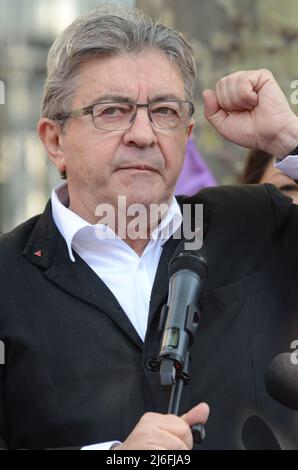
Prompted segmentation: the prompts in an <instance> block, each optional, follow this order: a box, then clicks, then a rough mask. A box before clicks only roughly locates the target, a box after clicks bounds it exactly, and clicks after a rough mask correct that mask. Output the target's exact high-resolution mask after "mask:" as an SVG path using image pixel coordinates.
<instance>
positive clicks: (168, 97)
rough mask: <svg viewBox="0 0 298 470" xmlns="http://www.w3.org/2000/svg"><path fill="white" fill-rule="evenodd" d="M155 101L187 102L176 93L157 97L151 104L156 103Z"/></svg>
mask: <svg viewBox="0 0 298 470" xmlns="http://www.w3.org/2000/svg"><path fill="white" fill-rule="evenodd" d="M155 101H185V98H181V96H177V95H175V94H174V93H167V94H162V95H157V96H155V97H154V98H153V99H152V100H150V103H155Z"/></svg>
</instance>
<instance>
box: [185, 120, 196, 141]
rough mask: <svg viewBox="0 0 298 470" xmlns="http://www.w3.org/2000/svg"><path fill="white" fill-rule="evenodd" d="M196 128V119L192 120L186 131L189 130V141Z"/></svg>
mask: <svg viewBox="0 0 298 470" xmlns="http://www.w3.org/2000/svg"><path fill="white" fill-rule="evenodd" d="M194 126H195V121H194V119H192V120H191V121H190V124H189V126H188V127H187V129H186V130H187V138H188V139H189V138H190V136H191V135H192V131H193V128H194Z"/></svg>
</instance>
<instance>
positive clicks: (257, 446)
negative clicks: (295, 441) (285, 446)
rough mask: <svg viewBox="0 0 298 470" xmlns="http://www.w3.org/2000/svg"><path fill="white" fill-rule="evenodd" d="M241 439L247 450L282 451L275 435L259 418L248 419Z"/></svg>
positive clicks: (251, 417)
mask: <svg viewBox="0 0 298 470" xmlns="http://www.w3.org/2000/svg"><path fill="white" fill-rule="evenodd" d="M241 437H242V442H243V445H244V447H245V449H246V450H281V447H280V445H279V442H278V440H277V439H276V437H275V435H274V434H273V432H272V431H271V429H270V428H269V426H268V425H267V424H266V422H265V421H264V420H263V419H262V418H260V417H259V416H255V415H252V416H250V417H249V418H247V420H246V421H245V423H244V425H243V428H242V433H241Z"/></svg>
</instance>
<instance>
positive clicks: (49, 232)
mask: <svg viewBox="0 0 298 470" xmlns="http://www.w3.org/2000/svg"><path fill="white" fill-rule="evenodd" d="M23 254H24V256H25V257H26V258H27V259H29V261H30V262H32V263H33V264H35V265H37V266H38V267H39V268H41V269H43V270H44V276H45V277H46V278H47V279H48V280H49V281H51V282H53V283H54V284H56V285H57V286H58V287H59V288H61V289H63V290H64V291H65V292H67V293H69V294H70V295H72V296H74V297H76V298H78V299H79V300H81V301H83V302H85V303H88V304H89V305H92V306H93V307H95V308H97V309H99V310H100V311H101V312H103V313H104V314H106V315H107V316H108V317H109V318H111V320H112V321H113V322H114V323H116V324H117V326H118V327H120V328H121V329H122V330H123V331H124V332H125V333H126V334H127V335H128V336H129V337H130V338H131V340H132V341H133V342H134V343H135V344H136V345H137V346H138V347H139V348H140V349H142V348H143V342H142V340H141V338H140V337H139V335H138V334H137V332H136V330H135V329H134V327H133V325H132V324H131V323H130V321H129V319H128V317H127V316H126V314H125V312H124V311H123V309H122V308H121V306H120V304H119V303H118V301H117V299H116V298H115V296H114V295H113V293H112V292H111V291H110V289H109V288H108V287H107V286H106V284H105V283H104V282H103V281H102V280H101V279H100V278H99V277H98V276H97V275H96V274H95V273H94V272H93V270H92V269H91V268H90V267H89V266H88V265H87V264H86V263H85V261H84V260H82V258H80V256H78V255H77V254H76V253H74V255H75V263H73V262H72V261H71V260H70V258H69V254H68V250H67V245H66V242H65V240H64V239H63V237H62V236H61V234H60V232H59V231H58V229H57V228H56V225H55V223H54V221H53V218H52V209H51V203H50V202H49V203H48V204H47V206H46V209H45V212H44V213H43V214H42V215H41V216H40V219H39V220H38V222H37V224H36V225H35V227H34V230H33V232H32V234H31V236H30V239H29V241H28V243H27V245H26V247H25V249H24V251H23Z"/></svg>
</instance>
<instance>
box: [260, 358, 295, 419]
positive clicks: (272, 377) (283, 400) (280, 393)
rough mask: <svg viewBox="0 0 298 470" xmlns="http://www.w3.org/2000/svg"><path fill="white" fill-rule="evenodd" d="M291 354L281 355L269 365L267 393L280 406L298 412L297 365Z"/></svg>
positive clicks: (266, 378) (266, 383) (266, 377)
mask: <svg viewBox="0 0 298 470" xmlns="http://www.w3.org/2000/svg"><path fill="white" fill-rule="evenodd" d="M291 356H292V353H282V354H279V355H278V356H276V357H275V358H274V359H273V360H272V362H271V363H270V365H269V367H268V369H267V372H266V376H265V386H266V389H267V392H268V393H269V394H270V395H271V397H272V398H274V400H276V401H277V402H278V403H280V404H281V405H284V406H286V407H288V408H290V409H292V410H295V411H298V364H294V363H293V360H292V359H291Z"/></svg>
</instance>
